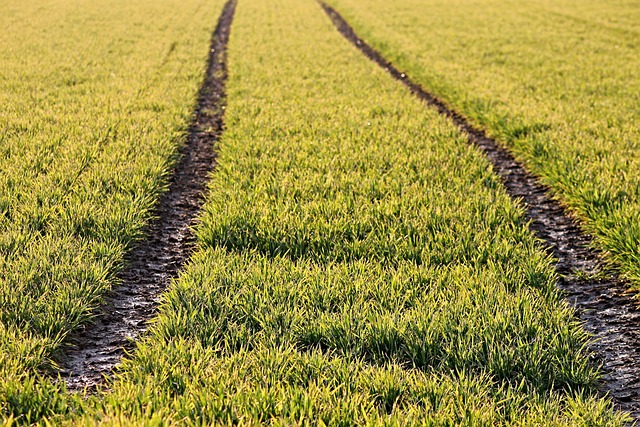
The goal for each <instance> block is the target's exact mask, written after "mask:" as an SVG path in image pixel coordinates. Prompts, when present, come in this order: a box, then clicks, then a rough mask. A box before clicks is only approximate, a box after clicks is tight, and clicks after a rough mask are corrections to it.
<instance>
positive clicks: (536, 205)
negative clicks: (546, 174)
mask: <svg viewBox="0 0 640 427" xmlns="http://www.w3.org/2000/svg"><path fill="white" fill-rule="evenodd" d="M319 2H320V5H321V6H322V8H323V9H324V11H325V13H326V14H327V15H328V16H329V18H330V19H331V21H332V22H333V24H334V25H335V26H336V28H337V30H338V31H339V32H340V33H341V34H342V35H343V36H344V37H345V38H346V39H347V40H349V41H350V42H351V43H352V44H353V45H355V46H356V47H357V48H358V49H359V50H360V51H361V52H362V53H363V54H364V55H366V56H367V57H368V58H369V59H371V60H372V61H374V62H375V63H377V64H378V65H379V66H381V67H382V68H384V69H385V70H386V71H387V72H388V73H389V74H391V76H393V77H394V78H395V79H397V80H399V81H401V82H402V83H404V85H405V86H407V88H409V90H410V91H411V92H412V93H413V94H415V95H416V96H417V97H418V98H420V99H421V100H423V101H425V102H426V103H427V104H428V105H429V106H431V107H433V108H435V109H436V110H437V111H438V112H439V113H440V114H442V115H444V116H446V117H448V118H449V119H451V120H452V121H453V122H454V123H455V124H456V126H457V127H458V128H459V129H460V130H462V131H463V132H464V133H465V134H466V135H467V137H468V141H469V143H470V144H472V145H474V146H476V147H478V148H479V149H480V150H481V151H482V152H483V153H484V154H485V156H486V157H487V158H488V159H489V161H490V162H491V164H492V165H493V168H494V171H495V172H496V173H497V174H498V175H499V176H500V177H501V180H502V182H503V184H504V187H505V189H506V190H507V193H508V194H509V195H510V196H511V197H512V198H513V199H514V200H516V201H518V203H522V204H523V205H524V207H525V209H526V215H527V218H528V219H529V220H530V221H531V222H530V224H531V225H530V228H531V230H532V231H533V232H534V233H535V234H536V236H537V237H538V238H540V239H542V240H543V241H544V242H545V243H546V246H547V249H548V250H549V252H550V253H551V254H552V255H553V256H554V257H555V258H556V260H557V261H556V265H555V267H556V270H557V272H558V273H559V276H560V279H559V281H558V287H559V288H560V289H561V290H562V291H563V292H564V293H565V296H566V299H567V300H568V301H569V303H570V304H571V305H572V306H573V307H575V308H576V311H577V314H578V316H579V317H580V319H581V320H582V322H583V325H584V329H585V330H587V331H588V332H589V333H591V334H592V335H593V338H594V339H593V340H592V341H591V343H590V346H589V348H590V350H591V352H592V357H593V360H592V362H593V363H594V364H595V365H596V366H601V367H602V368H601V372H602V383H601V384H600V390H601V392H602V393H604V394H607V395H608V396H610V397H611V398H612V400H613V401H614V403H615V404H616V406H617V407H618V408H619V409H621V410H623V411H627V412H629V413H630V414H631V416H632V417H633V419H634V420H635V421H639V420H640V310H639V308H638V304H637V299H636V297H635V295H634V293H632V292H631V291H630V290H629V286H628V284H627V283H625V282H624V281H623V280H621V279H620V278H619V277H617V276H615V275H614V274H611V273H610V272H609V270H608V269H607V268H606V266H605V264H604V262H603V261H602V258H601V256H600V254H599V253H598V252H597V250H595V249H593V248H592V246H591V242H592V238H591V236H589V235H588V234H586V233H584V232H582V230H581V229H580V227H579V225H578V223H577V222H576V221H574V220H573V218H572V216H571V215H570V214H569V212H568V211H567V210H566V209H565V208H564V207H563V206H562V205H561V204H560V203H558V202H557V201H556V200H554V199H553V198H552V196H551V193H550V191H549V190H548V189H547V188H546V187H544V186H543V185H541V184H540V183H539V181H538V179H537V178H536V177H535V176H534V175H532V174H531V173H529V172H527V171H526V170H525V168H524V167H523V166H522V164H520V163H518V162H517V161H516V160H515V158H514V157H513V155H512V154H511V153H510V152H509V151H508V150H506V149H505V148H504V147H502V146H501V145H500V144H498V143H497V142H496V141H495V140H493V139H491V138H489V137H487V135H486V134H485V132H484V131H482V130H481V129H478V128H475V127H473V126H472V125H471V124H470V123H469V122H468V121H467V120H466V119H465V118H464V117H463V116H462V115H460V114H459V113H457V112H455V111H454V110H452V109H451V108H450V107H448V106H447V105H446V104H445V103H444V102H443V101H442V100H440V99H439V98H437V97H436V96H434V95H433V94H431V93H429V92H427V91H426V90H425V89H424V88H422V87H421V86H420V85H418V84H416V83H415V82H413V81H412V80H411V79H410V78H409V77H408V76H407V75H406V73H404V72H402V71H400V70H398V69H397V68H396V67H395V66H394V65H393V64H391V63H390V62H389V61H387V60H386V59H385V58H384V57H383V56H382V55H380V53H378V52H377V51H376V50H374V49H373V48H372V47H371V46H369V45H368V44H367V43H366V42H365V41H364V40H362V39H361V38H360V37H359V36H358V35H357V34H356V33H355V31H354V30H353V28H352V27H351V26H350V25H349V23H347V22H346V21H345V20H344V18H343V17H342V16H341V15H340V14H339V13H338V12H337V11H336V10H335V9H333V8H332V7H331V6H329V5H327V4H325V3H323V2H322V1H319Z"/></svg>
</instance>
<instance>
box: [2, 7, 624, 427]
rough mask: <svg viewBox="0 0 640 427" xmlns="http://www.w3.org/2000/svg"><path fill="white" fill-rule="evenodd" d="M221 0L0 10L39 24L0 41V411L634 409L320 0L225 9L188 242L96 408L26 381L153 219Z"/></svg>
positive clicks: (537, 417)
mask: <svg viewBox="0 0 640 427" xmlns="http://www.w3.org/2000/svg"><path fill="white" fill-rule="evenodd" d="M335 3H336V5H337V6H340V7H344V8H345V11H347V10H348V11H351V12H349V13H351V14H352V15H351V17H353V18H354V22H359V25H361V26H362V28H365V26H364V24H362V22H364V20H365V19H369V17H368V16H365V15H364V12H362V13H363V15H362V18H361V20H360V21H359V20H358V18H356V17H358V16H360V15H358V13H357V10H359V9H357V8H356V5H355V2H354V4H353V5H351V4H350V3H347V0H340V4H339V5H338V4H337V3H338V1H336V2H335ZM396 3H398V4H400V1H397V2H396ZM347 6H348V7H347ZM221 7H222V2H221V1H217V2H213V3H211V4H210V3H208V2H204V1H199V0H189V1H187V2H175V1H173V0H161V1H155V2H150V1H147V0H142V1H141V2H139V3H135V4H130V3H127V2H123V1H122V0H107V1H106V2H104V3H96V2H87V1H86V0H64V1H62V0H59V1H55V0H40V1H38V2H37V3H34V4H33V5H30V6H19V4H18V3H17V2H16V3H10V5H9V6H6V5H4V6H1V7H0V22H2V21H3V20H4V21H5V22H3V23H4V24H5V27H8V28H9V29H11V28H16V30H15V31H16V32H17V31H18V30H17V28H18V26H21V25H24V22H29V24H28V26H27V27H26V29H25V28H23V27H20V28H21V31H24V33H21V36H20V37H17V38H15V39H14V38H11V37H10V36H8V35H5V36H0V37H3V38H0V67H1V68H0V71H1V72H0V75H2V76H3V77H2V79H3V80H0V85H1V86H0V99H2V100H3V101H4V105H9V106H10V107H9V108H7V109H6V110H3V112H2V113H1V114H2V115H1V116H0V120H1V121H0V125H2V126H3V127H6V129H7V131H6V132H3V133H2V135H1V136H0V138H4V141H2V142H3V144H2V148H1V149H2V150H4V152H3V154H2V155H0V163H1V165H0V167H1V168H2V171H3V174H2V175H1V176H0V180H1V181H0V182H2V184H1V185H2V186H0V189H1V190H0V197H2V199H1V200H3V202H2V203H3V204H2V205H0V206H6V208H3V209H4V211H2V212H4V217H0V221H2V222H1V224H2V228H1V229H0V230H1V233H2V234H1V236H2V237H0V238H1V239H2V240H1V241H0V253H1V254H2V258H1V259H2V261H0V262H1V263H0V268H1V269H2V270H1V271H2V273H3V274H2V275H0V280H1V282H0V291H1V293H0V298H2V299H1V300H0V302H1V304H0V307H1V311H0V321H1V323H0V375H2V377H0V416H1V417H4V423H5V424H11V423H12V422H13V421H18V422H20V423H25V424H26V423H29V422H37V423H41V424H46V423H50V424H52V425H65V424H66V425H78V424H79V425H94V424H102V425H114V426H115V425H149V426H157V425H224V424H238V425H257V424H271V425H354V424H355V425H487V426H489V425H545V426H548V425H594V426H595V425H598V426H600V425H623V424H624V419H623V416H622V415H621V414H619V413H616V412H615V411H614V410H613V408H612V405H611V404H610V402H608V401H607V400H606V399H603V398H601V397H599V396H598V395H597V393H596V390H595V381H596V380H597V378H598V374H597V372H596V371H595V370H594V369H593V367H591V366H590V365H589V362H588V354H587V351H586V350H585V344H586V342H587V339H588V337H587V336H586V334H585V333H584V332H583V331H582V329H581V328H580V325H579V324H578V323H577V322H576V321H575V320H574V317H573V312H572V311H571V310H570V309H568V308H567V305H566V303H564V302H563V301H562V300H561V299H560V297H559V295H558V292H557V290H556V287H555V280H556V275H555V273H554V271H553V268H552V260H551V259H549V257H548V256H546V255H545V253H544V252H543V251H542V249H541V247H540V246H539V244H538V242H537V241H536V240H535V238H534V237H533V236H532V235H531V233H530V232H529V231H528V228H527V222H526V221H525V219H524V213H523V210H522V208H521V207H519V206H518V205H516V204H515V203H514V202H513V201H512V200H510V199H509V197H508V196H507V195H506V194H505V192H504V190H503V188H502V187H501V185H500V182H499V179H498V178H497V177H496V176H495V175H494V174H493V173H492V171H491V168H490V166H489V163H488V162H487V160H486V159H485V158H484V157H483V156H482V155H481V154H480V153H479V152H478V151H477V150H475V149H474V148H472V147H470V146H469V145H468V144H467V142H466V139H465V137H464V136H463V135H461V134H460V133H459V132H458V131H457V129H456V128H455V127H454V125H452V124H451V123H449V122H448V121H447V120H445V119H443V118H442V117H440V116H439V115H438V114H437V113H436V112H434V111H431V110H429V109H426V108H425V107H424V105H423V104H422V103H421V102H420V101H419V100H417V99H416V98H414V97H413V96H412V95H411V94H409V93H408V91H406V89H405V88H404V87H403V86H402V85H401V84H399V83H398V82H395V81H393V80H392V79H391V78H389V76H388V75H387V74H386V73H385V72H384V71H382V70H381V69H379V68H378V67H377V66H376V65H374V64H372V63H371V62H370V61H368V60H367V59H366V58H364V57H363V56H362V55H361V54H360V53H359V52H358V51H357V50H356V49H355V48H353V47H352V46H350V45H349V43H348V42H347V41H345V40H344V39H343V38H342V37H341V36H340V35H339V34H338V33H337V32H336V31H335V29H334V27H333V25H332V24H331V22H330V21H329V19H328V18H327V17H326V16H325V14H324V13H323V11H322V9H321V8H320V6H319V5H318V4H317V3H316V2H315V1H312V0H307V1H299V0H272V1H270V2H263V1H259V0H241V1H240V2H239V4H238V8H237V12H236V18H235V21H234V24H233V28H232V32H231V41H230V46H229V81H228V84H227V93H228V99H227V112H226V119H225V121H226V130H225V133H224V135H223V137H222V140H221V142H220V144H219V157H218V166H217V170H216V172H215V174H214V175H213V178H212V182H211V185H210V191H209V194H208V196H207V203H206V206H205V209H204V212H203V214H202V222H201V223H200V225H199V227H198V229H197V234H198V245H199V249H198V251H197V252H196V254H195V255H194V256H193V258H192V260H191V262H190V263H189V265H188V266H187V268H186V270H185V271H184V272H183V274H182V275H181V277H180V278H179V279H178V280H176V281H175V282H174V283H173V284H172V286H171V288H170V290H169V291H168V292H167V294H166V295H165V296H164V298H163V303H162V306H161V310H160V314H159V316H158V318H157V319H156V320H155V321H154V324H153V327H152V328H151V331H150V334H149V336H148V337H147V338H145V339H144V340H142V341H141V342H140V343H139V345H138V347H137V349H136V351H135V352H134V353H133V354H131V355H130V356H129V357H128V359H127V360H126V361H125V362H124V364H123V366H122V368H121V369H120V371H119V372H118V374H117V375H116V377H115V378H114V379H113V380H112V381H111V382H110V383H109V388H108V389H107V390H105V391H103V392H101V393H99V394H97V395H95V396H91V397H88V398H86V399H84V400H83V399H81V398H80V397H78V396H76V395H72V394H69V393H66V392H65V391H64V390H61V389H60V387H59V386H57V385H54V384H53V383H52V382H51V381H50V380H46V379H43V378H41V377H40V376H39V375H38V374H37V372H42V371H43V370H46V368H47V367H48V365H49V364H50V357H51V356H52V355H55V353H56V351H57V350H58V349H59V348H60V346H61V345H62V343H63V341H64V339H65V337H66V335H67V334H68V333H69V331H71V330H72V329H73V328H76V327H78V325H79V324H80V323H81V322H83V321H85V320H86V319H87V316H88V315H89V311H90V309H91V307H93V306H95V305H96V304H97V303H98V301H99V298H100V295H102V294H103V293H104V291H105V290H106V289H107V288H108V287H109V286H110V283H111V281H112V280H113V274H114V272H115V271H116V270H117V268H119V266H120V264H121V259H122V254H123V253H124V251H125V250H126V247H127V245H128V244H129V243H130V242H131V241H132V239H134V238H135V237H136V236H138V234H139V232H140V229H141V226H142V224H143V223H144V221H145V220H146V219H147V217H148V210H149V208H150V206H151V205H152V203H153V201H154V200H155V199H156V197H157V195H158V193H159V191H160V190H161V188H162V182H163V181H162V178H163V176H164V175H165V174H166V171H167V169H168V166H169V165H170V163H171V161H172V159H173V157H174V153H175V149H176V146H177V145H178V144H179V142H180V141H181V139H182V138H184V134H185V130H186V127H187V125H188V121H189V117H190V113H191V111H192V110H193V108H194V102H195V99H196V93H197V87H198V84H199V83H200V80H201V78H202V73H203V70H204V62H205V59H206V50H207V46H208V38H209V35H210V33H211V30H212V29H213V26H214V24H215V18H216V16H217V14H218V13H219V12H220V9H221ZM1 8H7V9H11V11H10V12H9V11H8V12H7V13H3V11H2V9H1ZM441 13H443V16H446V14H445V12H444V11H443V12H441ZM36 16H37V17H38V19H40V20H41V21H38V20H37V19H35V18H34V17H36ZM389 16H391V15H389ZM371 19H372V21H371V22H372V25H375V24H376V23H378V22H380V21H379V20H375V19H381V18H375V17H373V18H371ZM416 19H418V18H416ZM61 22H62V23H66V24H65V25H62V24H61ZM98 22H101V23H103V24H100V25H98V24H97V23H98ZM367 22H368V21H367ZM622 22H623V23H624V21H622ZM106 23H109V25H107V24H106ZM136 23H137V25H136ZM406 25H408V24H406ZM621 25H622V24H621ZM415 26H416V27H419V25H417V24H416V25H415ZM367 28H368V27H367ZM45 29H46V31H51V32H52V34H50V35H49V36H47V37H44V36H43V34H45V33H43V32H44V31H45ZM372 31H373V30H372ZM9 33H10V32H9ZM9 33H5V34H9ZM86 34H91V36H85V35H86ZM390 34H396V33H394V32H393V31H390ZM380 43H382V42H380ZM5 46H6V48H5ZM423 47H424V46H423ZM38 49H39V50H40V55H35V54H34V55H33V56H26V55H21V52H24V51H26V50H29V51H32V52H38ZM407 57H409V56H407ZM407 61H408V60H407ZM407 64H409V62H407ZM83 67H84V68H83ZM415 67H416V68H417V67H418V65H415ZM74 72H75V73H77V76H75V77H73V81H72V83H71V84H69V83H68V82H69V81H70V80H69V79H70V78H71V77H69V76H72V75H73V73H74ZM38 73H42V74H41V75H39V74H38ZM413 74H416V73H413ZM25 75H26V76H28V77H27V78H22V79H20V78H19V77H20V76H25ZM425 78H426V77H425ZM85 79H87V80H85ZM18 81H20V82H21V83H18ZM12 82H13V83H12ZM443 87H444V86H443ZM447 87H453V86H447ZM25 93H29V94H31V96H32V97H34V98H35V99H36V100H37V102H35V101H34V102H32V103H30V101H28V99H29V98H26V97H25V95H24V94H25ZM34 105H35V106H34ZM31 110H33V112H31ZM30 114H32V115H33V116H31V115H30ZM31 117H33V118H31ZM478 120H480V119H478ZM546 131H550V129H547V130H546ZM546 131H540V134H542V132H546ZM531 135H533V134H531ZM514 145H515V143H514ZM521 145H522V144H521ZM518 146H520V145H518ZM522 146H524V145H522ZM5 170H7V172H6V173H5ZM4 200H6V202H5V201H4ZM625 206H627V205H625ZM628 206H631V205H628Z"/></svg>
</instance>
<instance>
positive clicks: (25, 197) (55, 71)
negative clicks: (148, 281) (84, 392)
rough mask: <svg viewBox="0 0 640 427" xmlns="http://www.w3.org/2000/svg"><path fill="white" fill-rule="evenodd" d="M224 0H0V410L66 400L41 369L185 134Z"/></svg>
mask: <svg viewBox="0 0 640 427" xmlns="http://www.w3.org/2000/svg"><path fill="white" fill-rule="evenodd" d="M221 7H222V2H221V1H219V2H213V3H212V2H208V1H197V0H194V1H190V2H184V1H165V0H163V1H161V2H157V1H155V0H153V1H151V0H149V1H144V0H143V1H139V2H135V3H131V2H128V1H124V0H108V1H98V2H95V1H87V0H38V1H33V2H27V3H25V2H21V1H17V0H16V1H14V0H7V1H3V2H2V4H1V5H0V26H2V28H3V31H2V34H0V105H1V107H0V171H1V173H0V410H1V413H2V416H4V417H7V416H8V415H13V416H14V417H24V418H21V419H22V420H25V421H28V420H29V418H32V419H40V417H41V416H42V415H44V414H48V413H50V412H51V411H58V410H64V407H65V405H66V404H65V403H64V402H63V401H62V400H60V398H59V397H58V386H54V385H53V384H52V383H51V381H48V380H39V379H38V378H37V376H36V375H35V373H36V372H45V371H46V370H47V369H48V368H50V366H51V358H52V357H53V356H55V354H56V352H57V351H58V350H59V349H60V346H61V345H62V343H63V342H64V340H65V338H66V336H67V335H68V334H69V333H70V331H72V330H74V329H75V328H77V327H78V325H79V324H81V323H82V322H85V321H86V320H87V318H88V316H89V314H90V311H91V308H92V307H95V306H96V305H97V304H98V303H99V301H100V298H101V295H102V294H103V293H104V292H105V290H106V289H108V287H109V286H110V285H111V283H112V282H113V277H114V273H115V271H116V270H117V269H118V267H119V265H120V262H121V259H122V255H123V252H124V251H125V249H126V247H127V246H128V245H129V244H130V242H131V241H132V240H133V239H135V238H136V237H137V236H138V235H139V233H140V230H141V227H142V225H143V224H144V222H145V220H146V218H147V217H148V216H149V209H150V207H151V206H152V205H153V203H154V201H155V199H156V197H157V195H158V193H159V191H160V190H161V189H162V187H163V177H164V176H165V175H166V173H167V170H168V166H169V165H170V164H171V163H172V161H173V160H172V159H173V158H174V157H175V149H176V147H177V146H178V145H179V144H180V143H181V141H182V140H183V139H184V135H185V130H186V128H187V126H188V123H189V118H190V116H191V114H192V112H193V109H194V105H195V94H196V92H197V89H198V87H199V85H200V82H201V80H202V75H203V72H204V61H205V59H206V55H207V44H208V40H209V38H210V35H211V31H212V29H213V26H214V25H215V19H216V18H217V15H218V13H219V10H220V8H221Z"/></svg>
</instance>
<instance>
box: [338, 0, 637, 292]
mask: <svg viewBox="0 0 640 427" xmlns="http://www.w3.org/2000/svg"><path fill="white" fill-rule="evenodd" d="M329 3H330V4H331V5H333V6H334V7H336V8H337V9H338V11H339V12H340V13H342V14H343V15H344V16H345V17H346V18H347V19H348V20H349V21H350V23H351V24H352V25H354V27H355V29H356V31H357V32H358V33H359V34H360V35H361V36H363V37H364V38H365V39H366V40H367V41H368V42H369V43H370V44H372V45H373V46H374V47H375V48H376V49H378V50H379V51H381V52H382V53H383V54H384V55H385V56H386V57H387V58H389V59H390V60H392V62H394V63H395V64H396V65H397V66H398V67H400V68H402V69H403V70H405V71H406V72H407V73H408V74H409V75H410V76H411V77H412V78H413V79H414V80H417V81H418V82H420V83H422V84H423V85H424V86H425V87H427V88H428V89H430V90H432V91H433V92H434V93H435V94H437V95H438V96H440V97H442V98H443V99H444V100H445V101H446V102H448V103H449V104H450V105H451V106H453V108H455V109H456V110H458V111H459V112H460V113H462V114H463V115H465V116H467V117H468V118H469V119H471V120H472V121H473V122H475V123H476V124H478V125H480V126H481V127H482V128H484V129H487V131H488V133H490V134H491V135H493V136H494V137H496V138H497V139H498V140H499V141H501V142H502V143H504V144H505V145H507V146H509V147H511V148H512V150H513V152H514V153H515V154H516V156H517V157H518V158H519V159H520V160H522V161H523V162H524V163H525V164H526V165H527V167H528V168H529V169H530V170H531V171H532V172H534V173H536V174H537V175H538V176H540V177H541V178H542V181H543V182H544V183H545V184H547V185H548V186H549V187H551V189H552V190H553V192H554V193H555V194H556V195H557V197H558V198H559V199H560V200H561V201H562V202H563V203H565V204H566V205H567V206H569V207H570V208H571V210H572V211H573V212H574V213H575V214H576V216H578V217H579V218H581V219H582V220H583V224H584V228H585V230H587V231H588V232H589V233H592V234H593V235H594V236H595V237H596V245H597V246H598V247H599V248H600V249H602V250H603V251H604V252H605V253H606V255H607V258H608V259H610V260H612V261H613V265H614V267H615V268H616V269H619V270H620V271H621V272H622V273H624V275H626V276H627V277H628V278H629V279H631V280H632V282H633V283H634V284H635V286H636V287H637V286H640V198H639V196H640V193H639V190H638V189H639V188H640V172H639V171H640V157H639V156H638V153H639V151H638V141H640V126H639V123H640V110H639V109H638V105H639V104H640V95H639V94H640V80H638V78H637V72H636V70H637V69H638V68H639V67H640V59H639V58H640V55H639V52H640V26H638V22H640V8H639V7H638V4H637V3H635V2H630V1H624V0H617V1H613V2H611V1H602V0H587V1H580V2H576V1H572V0H563V1H559V2H551V1H546V0H535V1H532V2H526V3H522V2H517V1H509V2H506V3H505V2H502V1H500V2H499V1H494V0H482V1H472V0H454V1H441V0H430V1H419V0H399V1H394V2H385V1H381V0H375V1H373V2H367V3H363V2H357V1H354V0H332V1H330V2H329Z"/></svg>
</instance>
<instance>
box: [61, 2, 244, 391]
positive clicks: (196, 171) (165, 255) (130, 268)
mask: <svg viewBox="0 0 640 427" xmlns="http://www.w3.org/2000/svg"><path fill="white" fill-rule="evenodd" d="M235 6H236V1H235V0H229V1H228V2H227V4H226V5H225V6H224V8H223V11H222V14H221V16H220V18H219V21H218V24H217V26H216V29H215V31H214V32H213V36H212V40H211V47H210V52H209V60H208V66H207V71H206V74H205V78H204V81H203V84H202V87H201V89H200V93H199V96H198V103H197V107H196V111H195V114H194V118H193V121H192V123H191V125H190V127H189V132H188V136H187V140H186V143H185V144H184V146H182V147H181V149H180V158H179V160H178V162H177V164H176V166H175V168H174V170H173V173H172V175H171V178H170V180H169V188H168V191H167V192H166V193H164V194H163V195H162V196H161V198H160V200H159V202H158V205H157V206H156V208H155V211H154V220H152V221H151V223H150V224H149V226H148V227H147V229H146V233H145V236H146V237H145V239H144V240H142V241H141V242H139V243H138V244H137V245H135V246H134V247H133V249H132V250H131V251H130V252H129V254H128V255H127V256H126V258H125V267H124V269H123V270H122V271H121V272H120V273H119V274H118V279H119V280H118V283H119V284H118V285H116V286H115V287H114V288H113V289H112V290H111V291H110V292H109V294H108V295H107V296H106V298H105V301H104V304H103V305H102V306H101V307H100V308H99V309H98V310H97V312H96V313H95V320H94V321H93V322H92V323H90V324H88V325H86V326H85V327H84V328H83V329H82V330H80V331H78V332H77V333H76V334H75V335H73V336H72V337H70V340H69V341H70V343H71V344H72V347H71V348H70V349H69V350H68V351H67V352H66V353H65V356H64V359H63V360H62V361H61V363H60V366H61V368H62V370H61V372H60V374H61V376H62V377H63V378H64V380H65V382H66V385H67V388H68V389H69V390H71V391H80V390H92V389H94V388H95V387H97V386H98V385H99V384H100V383H102V382H103V380H104V378H105V376H107V375H109V374H110V373H111V372H112V371H113V369H114V367H115V366H116V365H117V364H118V363H119V362H120V359H121V358H122V356H123V355H124V353H125V352H126V351H130V350H132V349H133V346H134V340H135V339H136V338H137V337H139V336H140V335H141V334H143V333H144V332H145V330H146V328H147V324H148V321H149V320H150V319H151V318H152V317H153V316H154V315H155V313H156V311H157V306H158V302H159V297H160V295H161V293H162V292H163V291H164V290H165V289H166V288H167V286H168V285H169V283H170V281H171V279H173V278H175V277H176V276H177V275H178V273H179V271H180V269H181V268H182V266H183V265H184V263H185V261H186V260H187V259H188V258H189V256H190V255H191V253H192V251H193V248H194V243H195V240H194V236H193V233H192V227H193V226H194V225H195V223H196V220H197V216H198V213H199V211H200V208H201V206H202V204H203V202H204V197H203V193H204V191H205V189H206V185H207V181H208V178H209V175H210V174H211V172H212V171H213V168H214V166H215V151H214V144H215V143H216V141H217V140H218V139H219V137H220V135H221V133H222V130H223V125H224V122H223V119H224V107H225V82H226V78H227V68H226V48H227V43H228V40H229V34H230V27H231V22H232V20H233V15H234V12H235Z"/></svg>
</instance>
